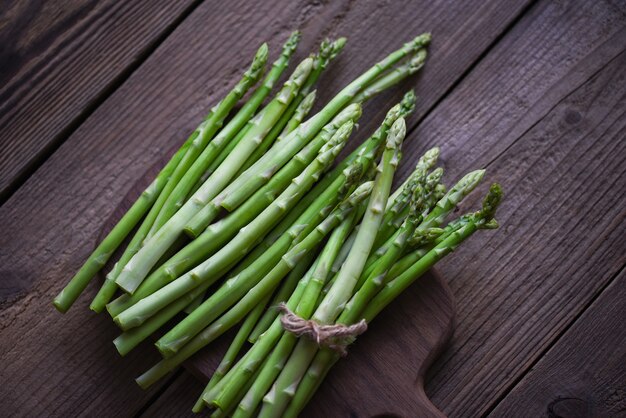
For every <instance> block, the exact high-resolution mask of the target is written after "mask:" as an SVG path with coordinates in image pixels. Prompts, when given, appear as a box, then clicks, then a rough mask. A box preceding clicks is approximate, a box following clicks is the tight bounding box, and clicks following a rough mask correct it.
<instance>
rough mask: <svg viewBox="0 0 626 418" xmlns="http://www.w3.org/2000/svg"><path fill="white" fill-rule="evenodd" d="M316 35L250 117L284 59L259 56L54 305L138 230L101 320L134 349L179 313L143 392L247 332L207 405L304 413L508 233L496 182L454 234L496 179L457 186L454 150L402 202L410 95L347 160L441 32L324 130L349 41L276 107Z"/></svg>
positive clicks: (429, 160) (320, 56) (107, 293)
mask: <svg viewBox="0 0 626 418" xmlns="http://www.w3.org/2000/svg"><path fill="white" fill-rule="evenodd" d="M299 38H300V34H299V33H298V32H294V33H293V34H292V35H291V36H290V37H289V39H288V40H287V42H286V43H285V44H284V46H283V48H282V52H281V54H280V56H279V57H278V59H277V60H276V61H275V62H274V63H273V65H272V66H271V69H270V70H269V71H268V72H267V74H266V75H265V77H264V79H263V81H262V83H261V84H260V85H259V86H258V87H257V88H256V90H255V91H254V92H253V93H251V94H250V95H249V98H248V99H247V100H246V101H245V104H243V106H242V107H241V108H240V109H239V110H238V111H235V110H234V109H235V106H236V104H237V103H238V102H239V101H240V100H241V99H242V98H243V97H244V95H246V93H247V92H248V90H250V89H251V88H252V87H253V86H254V85H255V84H256V83H257V82H258V81H259V80H260V79H261V78H263V74H264V69H265V66H266V62H267V59H268V47H267V45H266V44H263V45H262V46H261V47H260V48H259V49H258V51H257V53H256V55H255V57H254V59H253V61H252V64H251V65H250V67H249V69H248V70H247V71H246V72H245V73H244V74H243V76H242V78H241V80H240V81H239V82H238V83H237V85H236V86H235V87H234V88H233V89H232V90H231V91H230V92H229V93H228V94H227V95H226V96H225V97H224V98H223V99H222V100H221V101H220V102H219V103H218V104H217V105H216V106H215V107H214V108H213V109H211V111H210V112H209V114H208V115H207V116H206V118H205V119H204V120H203V121H202V123H201V124H200V125H199V126H198V128H196V130H195V131H194V132H193V133H192V134H191V136H190V137H189V138H188V139H187V140H186V141H185V142H184V144H183V145H182V146H181V148H180V149H179V150H178V151H177V152H176V153H175V154H174V156H173V157H172V158H171V160H170V161H169V162H168V163H167V164H166V165H165V167H163V169H162V170H161V172H160V173H159V174H158V175H157V176H156V178H155V179H154V181H153V182H152V183H151V184H150V186H148V188H146V190H145V191H144V192H143V193H142V194H141V196H140V197H139V198H138V199H137V201H136V202H135V203H134V204H133V205H132V207H131V208H130V209H129V211H128V212H127V213H126V214H125V215H124V216H123V217H122V219H121V220H120V221H119V222H118V224H117V225H116V226H115V227H114V228H113V230H112V231H111V232H110V233H109V234H108V235H107V236H106V238H105V239H104V240H103V241H102V243H100V245H99V246H98V247H97V248H96V250H95V251H94V252H93V254H92V255H91V256H90V257H89V258H88V260H87V261H86V263H85V264H84V265H83V267H82V268H81V269H80V270H79V271H78V273H77V274H76V275H75V276H74V277H73V278H72V279H71V281H70V282H69V283H68V285H67V286H66V287H65V288H64V289H63V290H62V291H61V293H60V294H59V295H58V296H57V297H56V299H55V300H54V305H55V306H56V308H57V309H58V310H59V311H61V312H65V311H67V310H68V309H69V308H70V307H71V305H72V304H73V303H74V301H75V300H76V299H77V298H78V296H79V295H80V294H81V292H82V291H83V290H84V289H85V288H86V286H87V285H88V283H89V282H90V281H91V279H92V278H93V277H94V276H95V275H96V273H97V272H98V271H100V270H101V269H102V268H103V267H104V266H105V264H106V263H107V261H108V260H109V259H110V258H111V256H112V254H113V252H114V251H115V250H116V249H117V248H118V247H119V246H120V245H121V244H122V242H123V241H124V240H125V239H126V238H127V237H129V238H130V232H131V231H133V230H135V233H134V235H133V236H132V238H130V241H129V243H128V245H127V246H126V248H125V250H124V251H123V253H122V255H121V257H120V258H119V260H118V261H117V263H116V264H115V265H114V267H113V269H112V270H111V271H110V272H109V273H108V274H107V275H106V279H105V281H104V283H103V285H102V287H101V288H100V290H99V292H98V293H97V295H96V296H95V298H94V300H93V302H92V303H91V309H92V310H94V311H96V312H102V311H103V310H104V309H105V308H106V310H107V311H108V313H109V314H110V315H111V316H112V318H113V320H114V322H115V323H116V324H117V325H118V326H119V327H120V328H121V329H122V331H123V332H122V334H121V335H120V336H119V337H118V338H116V339H115V341H114V344H115V346H116V348H117V350H118V351H119V352H120V354H122V355H124V354H126V353H128V352H129V351H130V350H132V349H133V348H135V347H136V346H137V345H138V344H139V343H141V342H142V341H143V340H145V339H146V338H148V337H149V336H151V335H152V334H154V333H155V332H156V331H157V330H159V329H161V328H162V327H164V326H165V325H166V324H168V323H169V321H170V320H172V319H173V318H178V319H179V322H178V323H176V324H175V325H174V326H173V327H171V328H170V329H169V330H167V332H166V333H165V334H164V335H163V336H162V337H161V338H159V339H158V340H157V342H156V347H157V349H158V350H159V352H160V353H161V354H162V356H163V359H162V360H161V361H160V362H159V363H158V364H156V365H155V366H154V367H152V368H151V369H150V370H148V371H147V372H145V373H144V374H143V375H141V376H140V377H139V378H138V379H137V382H138V383H139V385H140V386H142V387H148V386H150V385H151V384H153V383H154V382H156V381H157V380H159V379H160V378H161V377H163V376H165V375H166V374H168V373H169V372H170V371H172V370H173V369H175V368H176V367H177V366H179V365H180V364H181V363H182V362H183V361H185V360H186V359H188V358H189V357H190V356H192V355H193V354H195V353H196V352H198V351H199V350H201V349H202V348H203V347H205V346H206V345H208V344H209V343H211V342H212V341H213V340H215V339H216V338H217V337H219V336H220V335H222V334H223V333H224V332H226V331H227V330H229V329H231V328H233V327H236V326H239V330H238V332H237V334H236V336H235V338H234V340H233V342H232V345H231V347H230V348H229V350H228V351H227V353H226V354H225V356H224V359H223V360H222V362H221V363H220V366H219V367H218V369H217V370H216V371H215V373H214V375H213V377H212V378H211V381H210V382H209V384H208V386H207V387H206V389H205V391H204V392H203V394H202V396H201V397H200V399H199V400H198V402H197V403H196V405H195V407H194V411H200V410H202V409H203V408H204V407H206V406H209V407H210V408H211V409H212V410H213V415H214V416H216V417H219V416H227V415H232V416H236V417H247V416H255V415H258V416H262V417H276V416H281V415H286V416H296V415H297V414H298V413H299V412H300V411H301V409H302V408H303V407H304V405H305V404H306V402H307V401H308V400H309V399H310V397H311V396H312V394H313V393H314V392H315V390H316V388H317V387H318V385H319V384H320V382H321V381H322V380H323V378H324V376H325V375H326V373H327V372H328V370H329V369H330V367H331V366H332V365H333V364H334V363H335V362H336V361H337V360H338V359H339V358H340V357H341V354H342V353H343V354H345V352H346V347H347V346H348V345H349V344H350V343H352V342H353V341H354V339H355V338H356V336H357V335H358V334H359V333H360V332H363V331H364V329H365V328H366V324H367V323H368V322H369V321H371V320H372V319H373V318H374V317H375V316H376V315H377V314H378V313H379V312H380V311H381V310H382V309H383V308H384V307H385V306H386V305H388V304H389V303H390V302H391V301H392V300H393V299H394V298H395V297H397V296H398V295H399V294H400V293H401V292H402V291H403V290H404V289H405V288H406V287H407V286H409V285H410V284H411V283H412V282H413V281H415V280H416V279H417V278H418V277H420V275H421V274H423V273H424V272H425V271H427V270H428V269H429V268H431V267H432V266H433V265H434V264H435V263H436V262H437V261H438V260H440V259H441V258H442V257H444V256H445V255H446V254H448V253H449V252H451V251H452V250H453V249H454V248H455V247H456V246H457V245H459V244H460V243H461V242H462V241H463V240H465V239H466V238H467V237H469V236H470V235H471V234H472V233H473V232H475V231H476V230H477V229H484V228H494V227H496V226H497V224H496V222H495V220H494V219H493V215H494V213H495V209H496V207H497V205H498V203H499V200H500V197H501V191H500V188H499V186H497V185H493V186H492V187H491V189H490V191H489V193H488V194H487V197H486V198H485V201H484V203H483V207H482V209H481V210H479V211H478V212H475V213H470V214H467V215H464V216H461V217H459V218H458V219H456V220H453V221H450V222H448V223H447V224H445V220H446V217H447V216H448V215H449V214H450V213H451V212H452V211H453V210H454V209H455V208H456V206H457V204H458V203H459V202H460V201H461V200H462V199H463V198H464V197H465V196H466V195H467V194H468V193H469V192H470V191H471V190H472V189H474V188H475V187H476V185H477V184H478V182H479V181H480V180H481V178H482V177H483V175H484V172H483V171H482V170H478V171H474V172H471V173H469V174H467V175H466V176H465V177H463V178H462V179H461V180H460V181H459V182H458V183H457V184H455V185H454V186H453V187H452V188H451V189H450V190H448V191H447V190H446V188H445V186H444V185H443V184H442V183H441V179H442V175H443V170H442V169H441V168H435V165H436V161H437V158H438V155H439V150H438V149H437V148H434V149H432V150H429V151H428V152H426V153H425V154H424V155H423V156H422V157H421V158H420V159H419V160H418V162H417V165H416V167H415V170H414V172H413V173H412V174H411V175H410V176H409V178H408V179H407V180H406V181H405V182H404V183H403V184H402V185H401V186H400V187H399V188H398V189H397V190H396V191H395V192H394V193H391V186H392V182H393V179H394V173H395V171H396V169H397V167H398V164H399V162H400V159H401V145H402V142H403V140H404V136H405V131H406V126H405V120H404V118H405V117H406V116H408V115H409V114H410V113H411V112H412V110H413V108H414V106H415V101H416V98H415V95H414V94H413V93H412V92H411V91H409V92H408V93H407V94H405V96H404V97H403V99H402V101H401V102H400V103H398V104H397V105H396V106H394V107H393V108H391V109H390V110H389V111H388V112H387V115H386V117H385V119H384V120H383V121H382V123H381V125H380V126H379V127H378V129H377V130H376V131H375V132H374V133H373V134H372V135H371V136H370V137H369V138H368V139H367V140H365V141H364V142H363V143H362V144H361V145H359V146H358V147H357V148H356V149H355V150H354V151H353V152H352V153H351V154H349V155H348V156H347V157H346V158H344V159H343V160H342V161H340V162H337V163H335V162H336V160H337V156H338V155H339V153H340V152H341V150H342V149H343V147H344V145H345V144H346V141H347V140H348V138H349V137H350V135H351V133H352V131H353V130H354V126H355V124H356V123H357V121H358V119H359V117H360V115H361V106H362V105H363V103H365V102H366V101H367V100H368V99H370V98H371V97H373V96H375V95H376V94H378V93H380V92H381V91H383V90H385V89H387V88H389V87H391V86H393V85H395V84H397V83H399V82H400V81H402V80H403V79H405V78H407V77H409V76H410V75H412V74H414V73H415V72H417V71H418V70H419V69H420V68H421V67H422V66H423V64H424V62H425V59H426V47H427V45H428V43H429V41H430V35H429V34H423V35H420V36H418V37H416V38H415V39H413V40H412V41H410V42H408V43H406V44H405V45H404V46H403V47H402V48H400V49H399V50H397V51H395V52H393V53H392V54H390V55H389V56H387V57H386V58H384V59H383V60H382V61H380V62H378V63H377V64H376V65H374V66H373V67H372V68H370V69H369V70H367V71H366V72H364V73H363V74H362V75H361V76H359V77H358V78H356V79H355V80H354V81H353V82H352V83H350V84H349V85H348V86H346V87H345V88H344V89H343V90H341V91H340V92H339V93H338V94H337V95H336V96H335V97H334V98H333V99H332V100H330V101H329V102H328V103H327V104H326V105H325V106H324V107H323V108H322V109H321V110H320V111H319V112H317V113H316V114H315V115H313V116H312V117H309V118H308V119H307V115H308V113H309V112H310V111H311V109H312V107H313V103H314V100H315V91H314V90H313V88H314V85H315V83H316V82H317V80H318V78H319V76H320V75H321V73H322V72H323V70H324V69H325V68H326V67H327V66H328V64H329V63H330V61H331V60H333V59H334V58H335V57H336V56H337V55H338V54H339V52H340V51H341V50H342V49H343V47H344V45H345V39H344V38H340V39H337V40H335V41H330V40H326V41H324V42H322V44H321V45H320V48H319V51H318V52H317V53H315V54H312V55H311V56H310V57H308V58H306V59H304V60H303V61H302V62H300V63H299V64H298V65H297V66H296V68H295V69H294V70H293V72H292V74H291V75H290V76H289V77H288V79H287V80H286V81H285V82H284V83H283V85H282V87H281V88H280V89H279V90H278V92H277V93H276V94H275V95H274V96H273V98H272V99H271V100H269V101H268V103H267V104H266V105H265V106H262V104H263V102H264V100H265V99H266V97H267V96H269V94H270V93H271V91H272V89H273V86H274V85H275V84H276V83H277V82H278V80H279V78H280V76H281V74H282V73H283V72H284V71H285V69H286V68H287V67H288V63H289V59H290V58H291V56H292V55H293V53H294V51H295V49H296V45H297V43H298V41H299ZM333 166H334V167H333ZM116 294H119V295H118V296H117V297H116ZM277 307H280V310H279V309H277ZM182 312H185V313H186V314H187V315H186V316H177V315H178V314H180V313H182ZM281 312H282V314H281ZM181 318H182V319H181ZM248 342H249V343H251V345H249V346H248V349H247V351H246V352H245V354H243V353H242V352H243V351H244V347H246V345H247V343H248Z"/></svg>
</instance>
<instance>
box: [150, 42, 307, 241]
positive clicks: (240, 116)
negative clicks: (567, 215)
mask: <svg viewBox="0 0 626 418" xmlns="http://www.w3.org/2000/svg"><path fill="white" fill-rule="evenodd" d="M299 41H300V33H299V32H297V31H296V32H293V33H292V34H291V36H290V37H289V39H287V42H285V44H284V46H283V49H282V53H281V56H280V57H279V58H278V60H276V61H275V62H274V64H273V65H272V69H271V70H270V72H269V73H268V75H267V77H265V80H264V82H263V84H262V85H261V86H260V87H259V88H258V89H257V90H256V91H255V92H254V94H253V95H252V97H251V98H250V100H248V102H247V103H246V104H245V105H244V106H243V108H242V109H241V110H240V111H239V112H238V113H237V115H235V117H233V119H232V120H231V121H230V122H229V123H228V125H227V126H226V127H225V128H224V129H222V131H221V132H220V133H219V134H218V135H217V136H216V137H215V138H214V139H213V140H212V141H211V142H210V143H209V140H210V139H211V138H212V137H213V135H214V134H215V133H216V132H217V130H215V132H212V134H211V135H210V136H209V135H199V136H198V147H197V148H195V149H193V151H194V152H193V153H192V152H189V153H188V155H186V156H185V160H184V161H183V162H182V163H181V165H180V167H177V171H180V175H179V176H178V177H176V181H175V183H174V184H173V187H174V188H173V189H172V191H171V193H170V194H169V195H168V196H167V200H166V201H165V202H164V203H163V207H162V208H161V209H160V210H159V214H158V215H157V217H156V219H155V221H154V223H153V225H152V227H151V228H150V232H149V233H148V235H147V237H146V239H150V238H151V237H152V236H154V234H156V232H157V231H158V230H159V229H160V228H161V227H162V226H163V225H165V223H166V222H167V221H168V220H169V219H170V218H171V217H172V215H173V214H174V213H175V212H176V211H177V210H178V209H179V208H180V207H181V206H182V205H183V203H184V201H185V198H186V197H187V195H188V193H189V191H190V190H191V188H192V187H193V185H194V184H195V182H196V181H198V179H199V178H200V177H201V176H202V174H203V173H204V172H205V171H206V169H207V168H208V165H209V164H210V163H211V162H212V160H213V159H214V158H215V156H216V155H217V153H219V151H220V149H221V148H222V147H224V145H225V143H227V142H228V141H229V140H230V139H231V138H232V137H233V136H234V135H235V134H236V133H237V132H238V131H239V130H240V129H241V128H242V127H243V125H244V124H245V123H246V122H247V121H248V120H249V119H250V118H251V117H252V115H253V114H254V112H255V111H256V109H257V108H258V107H259V106H260V104H261V103H262V102H263V100H264V99H265V97H266V96H267V95H268V94H269V92H270V91H271V90H272V87H273V86H274V84H275V83H276V81H277V80H278V78H279V77H280V75H281V74H282V72H283V71H284V70H285V68H286V67H287V64H288V63H289V58H290V57H291V55H292V54H293V52H294V50H295V49H296V46H297V45H298V42H299ZM265 49H266V51H265V56H266V57H267V46H266V47H265ZM266 60H267V58H266ZM259 75H260V74H259ZM257 78H258V76H257ZM244 93H245V92H244ZM242 95H243V94H242ZM242 95H241V96H242ZM241 96H239V97H238V98H237V100H239V99H240V98H241ZM237 100H236V101H235V102H234V103H236V102H237ZM234 103H233V104H234ZM221 122H223V119H221ZM219 127H221V123H220V126H219ZM177 174H178V173H177ZM194 194H195V193H194Z"/></svg>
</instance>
